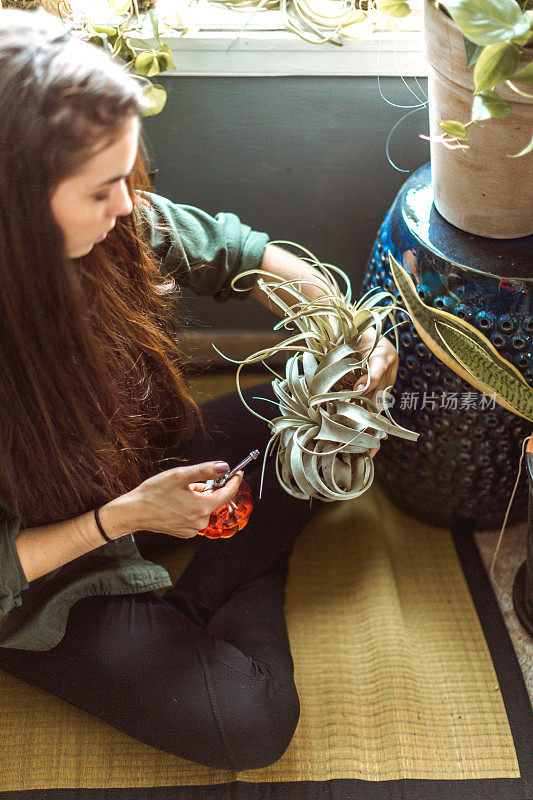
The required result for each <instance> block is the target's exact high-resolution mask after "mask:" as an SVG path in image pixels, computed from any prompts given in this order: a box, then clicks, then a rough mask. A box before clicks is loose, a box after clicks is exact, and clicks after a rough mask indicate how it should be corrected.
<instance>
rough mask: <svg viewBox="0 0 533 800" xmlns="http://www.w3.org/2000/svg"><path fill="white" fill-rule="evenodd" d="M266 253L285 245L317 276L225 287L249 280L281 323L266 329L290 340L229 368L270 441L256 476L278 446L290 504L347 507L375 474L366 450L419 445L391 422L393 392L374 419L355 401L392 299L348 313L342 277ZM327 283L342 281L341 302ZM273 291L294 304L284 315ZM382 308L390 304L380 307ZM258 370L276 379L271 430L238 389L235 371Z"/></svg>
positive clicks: (364, 301)
mask: <svg viewBox="0 0 533 800" xmlns="http://www.w3.org/2000/svg"><path fill="white" fill-rule="evenodd" d="M273 244H285V245H287V244H289V245H293V246H295V247H298V248H300V249H301V250H302V251H304V252H305V253H307V254H308V256H309V258H305V259H302V260H305V261H308V262H310V263H312V264H313V265H314V266H315V268H316V280H312V281H310V280H307V279H306V280H302V279H296V280H291V281H281V280H280V278H279V276H276V275H274V274H272V273H269V272H264V271H262V270H259V269H257V270H248V271H246V272H243V273H241V274H240V275H238V276H237V277H236V278H234V280H233V281H232V287H233V288H235V289H236V290H237V291H239V289H238V287H237V283H238V281H239V280H240V279H241V278H243V277H245V276H247V275H252V274H257V275H258V279H257V286H258V287H259V288H260V289H261V290H262V291H263V292H265V294H267V295H268V297H269V299H270V300H271V302H273V303H274V304H275V305H276V306H278V308H280V309H281V310H282V311H283V312H284V314H285V317H284V318H282V319H281V320H280V321H279V322H278V323H277V324H276V325H274V330H279V329H280V328H285V329H287V330H291V329H292V330H294V329H297V330H298V333H295V334H293V335H291V336H289V337H288V338H286V339H285V340H284V341H282V342H280V343H279V344H277V345H275V346H273V347H267V348H264V349H262V350H259V351H257V352H256V353H253V354H252V355H250V356H248V357H247V358H245V359H242V360H241V361H234V363H238V364H239V367H238V369H237V374H236V383H237V391H238V393H239V396H240V398H241V400H242V402H243V403H244V405H245V406H246V408H247V409H248V410H249V411H250V412H251V413H252V414H254V415H255V416H256V417H259V418H260V419H263V420H264V421H265V422H266V423H267V424H268V425H269V427H270V429H271V432H272V435H271V437H270V440H269V442H268V445H267V447H266V449H265V453H264V461H263V471H264V466H265V462H266V458H267V456H268V454H269V453H270V452H271V451H273V450H274V447H275V446H276V445H277V449H276V456H275V458H276V474H277V477H278V480H279V482H280V484H281V486H282V487H283V488H284V489H285V490H286V491H287V492H288V493H289V494H290V495H292V496H293V497H297V498H301V499H303V500H305V499H310V498H312V497H315V498H318V499H320V500H324V501H328V502H331V501H334V500H341V499H344V500H348V499H352V498H355V497H358V496H359V495H361V494H362V493H363V492H365V491H366V490H367V489H369V488H370V486H371V484H372V481H373V477H374V464H373V460H372V458H371V457H370V455H369V450H371V449H373V448H375V447H378V446H379V444H380V441H381V440H382V439H386V438H387V437H388V435H389V434H390V435H392V436H398V437H400V438H404V439H409V440H411V441H416V440H417V439H418V436H419V434H418V433H416V432H414V431H410V430H408V429H407V428H403V427H402V426H400V425H398V424H397V423H396V422H395V421H394V420H393V419H392V417H391V415H390V412H389V409H388V406H387V403H386V395H387V393H388V390H389V389H391V388H392V386H389V387H387V389H386V390H385V393H384V400H383V408H382V409H380V408H378V406H377V405H376V404H375V403H374V402H373V401H372V400H371V399H370V398H369V397H364V396H363V392H365V391H366V389H367V388H368V385H369V382H370V378H371V374H370V364H369V359H370V357H371V355H372V353H373V351H374V349H375V347H376V345H377V344H378V342H379V340H380V339H381V337H382V327H383V322H384V320H385V319H386V318H387V317H389V316H391V317H392V318H393V320H395V312H396V309H397V301H396V298H395V297H394V296H393V295H392V294H390V293H389V292H386V291H383V290H381V289H379V288H378V287H376V288H375V289H372V290H371V291H369V292H367V293H366V294H365V295H364V297H362V298H361V299H360V300H359V301H358V302H357V303H355V304H352V302H351V287H350V282H349V279H348V277H347V275H346V274H345V273H344V272H343V271H342V270H341V269H339V268H338V267H335V266H334V265H332V264H323V263H321V262H320V261H319V260H318V259H317V258H316V256H314V255H313V254H312V253H311V252H310V251H309V250H307V249H306V248H304V247H301V246H300V245H297V244H295V243H294V242H285V241H276V242H273ZM334 273H337V274H338V275H340V276H342V278H343V279H344V281H345V283H346V289H345V291H344V293H343V292H342V291H341V289H340V287H339V285H338V283H337V282H336V280H335V278H334ZM269 278H271V279H273V280H269ZM302 284H306V285H313V286H316V287H317V288H319V289H320V290H321V291H322V292H323V294H322V295H321V296H320V297H316V298H315V299H312V300H311V299H309V297H307V295H306V294H305V293H304V292H303V291H302ZM281 289H282V290H283V292H284V293H287V294H288V295H290V296H291V297H292V298H294V301H295V302H294V303H293V304H291V305H289V304H288V303H286V302H285V301H284V300H282V299H281V297H279V296H278V294H277V292H278V291H279V290H281ZM242 291H244V290H242ZM388 300H391V301H392V302H391V303H390V304H388V305H382V303H383V302H384V301H388ZM371 326H373V327H374V328H375V334H376V335H375V340H374V344H373V345H372V347H371V348H370V350H369V351H368V352H365V353H364V352H362V351H361V350H360V349H359V346H360V340H361V336H362V334H363V333H364V331H365V330H366V329H367V328H369V327H371ZM396 327H397V325H396V324H395V325H394V326H393V328H392V329H391V330H394V334H395V338H396V348H397V349H398V334H397V331H396ZM215 349H216V348H215ZM280 351H283V352H287V353H292V355H291V356H290V357H289V358H288V360H287V363H286V367H285V376H282V375H278V374H277V373H276V372H274V370H272V369H271V368H270V366H269V365H268V364H267V363H266V360H267V359H268V358H269V357H271V356H273V355H275V354H276V353H278V352H280ZM221 355H223V354H222V353H221ZM224 358H226V356H224ZM228 360H230V361H232V360H233V359H228ZM259 362H261V363H262V364H263V365H264V366H265V367H266V368H267V369H269V370H270V371H271V372H272V373H273V374H274V375H275V379H274V380H273V381H272V389H273V391H274V394H275V395H276V397H277V399H278V405H279V410H280V412H281V414H280V416H278V417H276V418H275V419H272V420H269V419H267V418H266V417H263V416H262V415H261V414H258V413H257V412H256V411H254V410H253V409H252V408H250V406H249V405H248V404H247V403H246V401H245V400H244V398H243V396H242V392H241V388H240V373H241V370H242V369H243V367H244V366H245V365H247V364H255V363H259ZM365 374H366V375H367V381H366V385H364V386H361V387H360V388H358V389H355V390H354V389H353V388H348V387H353V385H354V383H355V382H356V381H357V380H358V379H359V378H360V377H361V376H362V375H365ZM381 411H384V412H385V415H386V416H383V415H382V413H381ZM261 484H262V482H261Z"/></svg>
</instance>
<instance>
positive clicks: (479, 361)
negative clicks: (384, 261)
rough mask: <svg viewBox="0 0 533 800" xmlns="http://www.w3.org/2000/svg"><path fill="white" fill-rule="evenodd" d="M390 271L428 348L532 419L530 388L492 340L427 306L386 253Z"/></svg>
mask: <svg viewBox="0 0 533 800" xmlns="http://www.w3.org/2000/svg"><path fill="white" fill-rule="evenodd" d="M389 263H390V269H391V274H392V277H393V279H394V282H395V284H396V286H397V287H398V291H399V292H400V294H401V296H402V298H403V301H404V303H405V307H406V309H407V311H408V312H409V314H410V316H411V319H412V322H413V325H414V327H415V329H416V330H417V332H418V334H419V336H420V338H421V339H422V341H423V342H424V343H425V344H426V345H427V346H428V347H429V349H430V350H431V351H432V352H433V353H434V354H435V355H436V356H437V358H439V359H440V360H441V361H443V362H444V364H446V365H447V366H448V367H450V369H452V370H453V371H454V372H455V373H457V375H459V376H460V377H461V378H463V379H464V380H465V381H467V382H468V383H470V384H471V385H472V386H473V387H474V388H475V389H478V391H480V392H484V393H485V394H490V395H491V396H493V397H494V399H495V400H496V402H497V403H499V404H500V405H501V406H503V407H504V408H506V409H507V410H508V411H512V412H513V413H514V414H518V415H519V416H521V417H524V418H525V419H527V420H529V421H531V422H533V388H531V386H529V385H528V384H527V383H526V381H525V379H524V377H523V376H522V375H521V374H520V372H519V371H518V370H517V369H516V367H515V366H514V365H513V364H511V363H510V362H509V361H507V360H506V359H505V358H503V357H502V356H501V355H500V354H499V353H498V351H497V350H496V348H495V347H494V345H493V344H492V342H490V341H489V339H487V337H486V336H484V335H483V334H482V333H481V332H480V331H478V330H477V328H474V327H473V325H470V324H469V323H468V322H466V321H465V320H463V319H460V318H459V317H456V316H454V315H453V314H449V313H448V312H447V311H442V310H441V309H438V308H432V307H430V306H427V305H426V304H425V303H424V302H423V301H422V300H421V299H420V297H419V296H418V293H417V291H416V289H415V285H414V283H413V280H412V278H411V276H410V275H409V274H408V273H407V272H406V270H404V268H403V267H402V266H401V265H400V264H399V263H398V261H396V259H395V258H394V256H393V255H392V253H391V252H389Z"/></svg>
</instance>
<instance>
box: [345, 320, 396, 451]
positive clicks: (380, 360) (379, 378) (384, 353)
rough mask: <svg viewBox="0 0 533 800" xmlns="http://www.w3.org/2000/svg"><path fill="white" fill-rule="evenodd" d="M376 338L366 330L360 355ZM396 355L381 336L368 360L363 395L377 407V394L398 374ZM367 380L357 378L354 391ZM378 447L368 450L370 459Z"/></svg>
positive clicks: (374, 334)
mask: <svg viewBox="0 0 533 800" xmlns="http://www.w3.org/2000/svg"><path fill="white" fill-rule="evenodd" d="M375 338H376V329H375V328H367V329H366V331H364V333H363V334H362V336H361V341H360V344H359V350H361V351H362V353H368V352H369V350H370V349H371V347H372V345H373V343H374V339H375ZM398 362H399V358H398V353H397V351H396V348H395V347H394V345H393V344H392V342H390V341H389V340H388V339H387V338H386V337H385V336H382V337H381V339H380V340H379V342H378V344H377V345H376V347H375V349H374V352H373V353H372V355H371V356H370V358H369V359H368V371H369V373H370V381H369V385H368V388H367V389H366V391H365V392H363V394H364V395H365V397H368V398H369V399H370V400H372V402H373V403H374V404H376V405H377V403H376V400H377V396H378V393H379V392H383V391H384V390H385V389H386V388H387V387H388V386H393V385H394V382H395V380H396V374H397V372H398ZM367 380H368V375H364V376H363V377H362V378H359V380H358V381H357V383H356V384H355V385H354V387H353V388H354V389H358V388H359V387H361V386H364V385H365V384H366V382H367ZM379 448H380V445H378V447H375V448H373V449H372V450H370V457H371V458H373V457H374V456H375V455H376V453H377V452H378V450H379Z"/></svg>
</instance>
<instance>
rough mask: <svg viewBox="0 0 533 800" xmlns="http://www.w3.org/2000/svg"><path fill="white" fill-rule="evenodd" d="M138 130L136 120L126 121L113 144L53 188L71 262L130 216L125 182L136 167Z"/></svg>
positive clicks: (54, 205) (53, 200)
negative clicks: (122, 217)
mask: <svg viewBox="0 0 533 800" xmlns="http://www.w3.org/2000/svg"><path fill="white" fill-rule="evenodd" d="M139 127H140V122H139V118H138V117H137V116H132V117H128V118H127V120H126V121H125V122H124V124H123V126H122V130H121V133H120V135H119V137H118V138H117V139H116V141H115V143H114V144H112V145H109V146H108V147H106V148H105V149H104V150H101V151H100V152H99V153H97V154H96V155H95V156H93V157H92V158H91V159H90V160H89V161H88V162H87V163H86V164H85V166H84V167H83V169H82V170H81V172H78V173H77V174H76V175H72V176H71V177H70V178H66V179H65V180H64V181H61V183H59V184H58V185H57V187H56V188H55V190H54V193H53V195H52V198H51V201H50V204H51V208H52V212H53V214H54V217H55V219H56V221H57V223H58V225H59V226H60V228H61V230H62V231H63V234H64V236H65V242H66V249H67V255H68V256H69V257H70V258H79V257H80V256H85V255H87V253H89V252H90V251H91V250H92V248H93V246H94V244H95V243H96V242H99V241H103V239H105V236H106V235H107V233H108V232H109V231H110V230H111V228H113V227H114V226H115V222H116V219H117V217H118V216H121V215H122V216H127V215H128V214H131V212H132V210H133V203H132V201H131V198H130V195H129V192H128V186H127V184H126V181H125V178H126V176H127V175H128V173H129V172H131V170H132V168H133V165H134V163H135V157H136V155H137V147H138V139H139Z"/></svg>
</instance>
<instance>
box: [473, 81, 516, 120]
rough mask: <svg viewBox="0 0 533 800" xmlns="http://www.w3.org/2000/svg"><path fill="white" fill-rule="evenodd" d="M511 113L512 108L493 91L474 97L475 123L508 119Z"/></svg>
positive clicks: (488, 90)
mask: <svg viewBox="0 0 533 800" xmlns="http://www.w3.org/2000/svg"><path fill="white" fill-rule="evenodd" d="M510 111H511V106H510V105H509V103H506V102H505V100H502V98H501V97H500V96H499V95H498V94H497V93H496V92H495V91H493V90H492V89H485V91H484V92H480V93H479V94H475V95H474V100H473V103H472V119H473V120H474V122H483V121H484V120H486V119H496V118H501V117H506V116H507V114H509V113H510Z"/></svg>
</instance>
